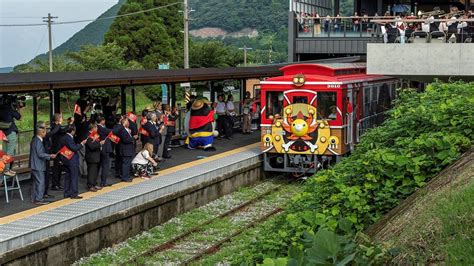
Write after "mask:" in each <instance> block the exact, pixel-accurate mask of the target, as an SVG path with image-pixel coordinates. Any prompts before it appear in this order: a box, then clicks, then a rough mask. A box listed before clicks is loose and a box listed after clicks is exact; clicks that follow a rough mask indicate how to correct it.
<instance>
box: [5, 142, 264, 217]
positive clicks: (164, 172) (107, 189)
mask: <svg viewBox="0 0 474 266" xmlns="http://www.w3.org/2000/svg"><path fill="white" fill-rule="evenodd" d="M258 145H259V143H254V144H251V145H248V146H244V147H241V148H237V149H234V150H231V151H226V152H223V153H219V154H216V155H213V156H211V157H207V158H204V159H200V160H196V161H192V162H189V163H185V164H181V165H177V166H174V167H171V168H168V169H164V170H161V171H160V175H167V174H170V173H173V172H177V171H180V170H182V169H186V168H189V167H192V166H196V165H200V164H204V163H207V162H210V161H214V160H217V159H221V158H223V157H227V156H232V155H233V154H237V153H239V152H242V151H246V150H249V149H253V148H255V147H257V146H258ZM160 175H157V176H154V178H159V176H160ZM145 181H146V180H143V179H141V178H134V179H133V182H130V183H125V182H121V183H117V184H115V185H113V186H111V187H105V188H103V189H101V190H99V191H97V192H85V193H82V194H81V196H82V197H84V199H88V198H92V197H95V196H98V195H101V194H105V193H107V192H111V191H114V190H117V189H121V188H124V187H127V186H131V185H134V184H138V183H140V182H145ZM25 200H27V199H25ZM77 201H78V200H72V199H62V200H58V201H55V202H53V203H50V204H48V205H43V206H39V207H36V208H32V209H29V210H26V211H23V212H19V213H15V214H12V215H9V216H5V217H3V218H0V225H1V224H6V223H11V222H14V221H17V220H20V219H23V218H26V217H29V216H32V215H35V214H38V213H42V212H45V211H48V210H52V209H55V208H58V207H61V206H65V205H68V204H71V203H74V202H77Z"/></svg>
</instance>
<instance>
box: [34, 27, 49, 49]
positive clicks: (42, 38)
mask: <svg viewBox="0 0 474 266" xmlns="http://www.w3.org/2000/svg"><path fill="white" fill-rule="evenodd" d="M47 32H48V29H46V30H45V31H44V33H43V37H41V41H40V42H39V45H38V48H36V52H35V53H34V54H35V55H37V54H38V52H39V49H41V46H42V45H43V41H44V37H45V36H46V33H47Z"/></svg>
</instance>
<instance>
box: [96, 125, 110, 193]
mask: <svg viewBox="0 0 474 266" xmlns="http://www.w3.org/2000/svg"><path fill="white" fill-rule="evenodd" d="M105 123H106V121H105V117H103V116H99V117H98V118H97V131H98V132H99V137H100V139H101V140H102V141H103V142H104V144H103V145H102V150H101V151H100V169H101V171H102V173H101V177H100V186H101V187H110V186H111V184H109V183H107V178H108V177H109V175H110V167H111V163H112V162H111V157H112V153H113V152H114V150H113V147H112V141H111V140H110V139H109V138H107V136H108V135H109V133H110V132H112V130H111V129H108V128H107V127H106V126H105Z"/></svg>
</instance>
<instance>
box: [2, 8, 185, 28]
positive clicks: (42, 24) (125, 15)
mask: <svg viewBox="0 0 474 266" xmlns="http://www.w3.org/2000/svg"><path fill="white" fill-rule="evenodd" d="M179 4H182V2H175V3H172V4H168V5H164V6H159V7H153V8H150V9H146V10H141V11H136V12H131V13H127V14H122V15H116V16H110V17H103V18H96V19H83V20H72V21H64V22H55V23H53V25H63V24H75V23H83V22H92V21H98V20H106V19H113V18H120V17H127V16H133V15H138V14H142V13H145V12H150V11H153V10H158V9H162V8H167V7H170V6H174V5H179ZM44 25H46V24H44V23H30V24H0V27H32V26H44Z"/></svg>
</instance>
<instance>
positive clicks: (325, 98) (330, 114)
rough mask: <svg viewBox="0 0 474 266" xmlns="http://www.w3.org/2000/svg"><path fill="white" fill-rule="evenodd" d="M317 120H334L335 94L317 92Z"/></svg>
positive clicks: (335, 110) (335, 115) (335, 112)
mask: <svg viewBox="0 0 474 266" xmlns="http://www.w3.org/2000/svg"><path fill="white" fill-rule="evenodd" d="M317 108H318V119H325V120H336V118H337V107H336V93H335V92H318V106H317Z"/></svg>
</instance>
